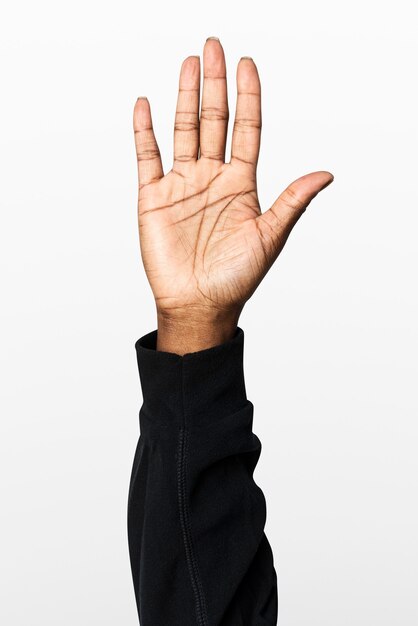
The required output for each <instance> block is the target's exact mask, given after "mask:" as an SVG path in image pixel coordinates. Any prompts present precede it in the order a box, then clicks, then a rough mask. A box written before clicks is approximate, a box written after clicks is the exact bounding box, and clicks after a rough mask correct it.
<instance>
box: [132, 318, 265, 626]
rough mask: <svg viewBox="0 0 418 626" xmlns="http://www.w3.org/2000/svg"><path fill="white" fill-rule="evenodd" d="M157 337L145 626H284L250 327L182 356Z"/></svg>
mask: <svg viewBox="0 0 418 626" xmlns="http://www.w3.org/2000/svg"><path fill="white" fill-rule="evenodd" d="M158 332H159V331H158ZM156 342H157V331H152V332H151V333H148V334H147V335H145V336H143V337H141V338H140V339H139V340H138V341H137V343H136V350H137V358H138V366H139V373H140V377H141V384H142V392H143V399H144V402H143V405H142V407H141V411H140V426H141V436H140V440H139V444H138V448H137V452H136V455H135V460H134V467H133V472H132V480H131V488H130V496H129V509H128V512H129V513H128V522H129V525H128V529H129V545H130V555H131V563H132V573H133V579H134V587H135V592H136V599H137V604H138V611H139V616H140V623H141V624H143V625H144V626H147V625H148V624H149V625H159V624H161V625H163V624H167V625H170V626H189V625H190V626H192V625H193V626H194V625H205V626H206V625H207V626H209V625H214V624H223V625H231V626H232V625H234V626H238V625H239V624H244V623H245V624H251V625H253V624H254V625H258V624H276V621H277V586H276V573H275V570H274V566H273V557H272V553H271V549H270V546H269V544H268V541H267V538H266V536H265V534H264V524H265V519H266V508H265V500H264V496H263V493H262V491H261V489H260V488H259V487H258V486H257V485H256V483H255V482H254V480H253V471H254V468H255V465H256V463H257V461H258V458H259V455H260V448H261V446H260V441H259V440H258V438H257V437H256V436H255V435H254V434H253V432H252V419H253V405H252V403H251V402H250V401H249V400H248V399H247V397H246V392H245V383H244V374H243V344H244V333H243V330H242V329H241V328H239V327H236V329H235V331H233V333H232V335H231V337H230V338H229V339H227V340H226V341H225V342H223V343H221V344H218V345H216V346H213V347H211V348H208V349H203V350H200V351H198V352H192V353H186V354H184V355H182V356H180V355H177V354H173V353H170V352H164V351H157V350H156ZM242 616H245V622H243V621H242Z"/></svg>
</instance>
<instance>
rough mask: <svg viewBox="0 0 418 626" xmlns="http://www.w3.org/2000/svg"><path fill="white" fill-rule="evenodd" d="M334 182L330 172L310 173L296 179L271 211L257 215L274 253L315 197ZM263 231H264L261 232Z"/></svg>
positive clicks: (261, 229) (283, 242)
mask: <svg viewBox="0 0 418 626" xmlns="http://www.w3.org/2000/svg"><path fill="white" fill-rule="evenodd" d="M333 180H334V176H333V174H331V172H324V171H321V172H312V173H311V174H305V175H304V176H301V177H300V178H298V179H296V180H295V181H294V182H293V183H291V184H290V185H289V186H288V187H286V189H285V190H284V191H283V192H282V193H281V194H280V196H279V197H278V198H277V200H276V202H275V203H274V204H273V206H272V207H271V209H269V210H268V211H265V212H264V213H262V214H261V215H259V216H258V217H257V218H256V219H257V220H258V221H259V228H260V231H261V233H262V234H263V232H264V233H265V234H266V236H268V238H269V239H270V241H272V239H271V238H272V233H273V241H272V243H273V244H274V247H275V248H278V249H277V250H276V251H275V252H276V254H278V253H279V252H280V250H281V249H282V248H283V246H284V244H285V242H286V239H287V238H288V236H289V234H290V232H291V230H292V228H293V226H294V225H295V224H296V222H297V221H298V219H299V218H300V216H301V215H302V213H304V211H305V210H306V208H307V206H308V204H309V203H310V202H311V200H313V199H314V198H315V196H316V195H317V194H318V193H319V192H320V191H322V189H325V187H327V186H328V185H329V184H330V183H332V181H333ZM263 229H264V230H263Z"/></svg>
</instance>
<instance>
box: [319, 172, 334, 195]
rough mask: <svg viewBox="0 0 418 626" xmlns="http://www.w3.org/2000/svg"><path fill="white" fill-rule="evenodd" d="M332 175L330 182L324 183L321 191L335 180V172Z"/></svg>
mask: <svg viewBox="0 0 418 626" xmlns="http://www.w3.org/2000/svg"><path fill="white" fill-rule="evenodd" d="M330 174H331V172H330ZM331 175H332V178H331V179H330V180H329V181H328V182H326V183H325V185H323V187H322V189H321V191H322V190H323V189H325V187H328V185H330V184H331V183H332V182H333V181H334V174H331Z"/></svg>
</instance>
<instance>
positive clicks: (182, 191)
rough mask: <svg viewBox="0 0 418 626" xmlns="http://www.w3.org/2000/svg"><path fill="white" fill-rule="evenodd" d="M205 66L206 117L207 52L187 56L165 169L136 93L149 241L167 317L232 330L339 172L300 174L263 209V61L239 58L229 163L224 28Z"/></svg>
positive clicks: (150, 274)
mask: <svg viewBox="0 0 418 626" xmlns="http://www.w3.org/2000/svg"><path fill="white" fill-rule="evenodd" d="M203 69H204V79H203V93H202V108H201V113H200V118H199V104H200V58H199V57H198V56H189V57H187V58H186V59H185V61H184V62H183V64H182V67H181V71H180V80H179V92H178V100H177V110H176V116H175V127H174V161H173V167H172V169H171V170H170V171H169V172H168V173H167V174H165V175H164V172H163V167H162V163H161V156H160V151H159V148H158V144H157V141H156V139H155V135H154V131H153V127H152V117H151V110H150V105H149V102H148V99H147V98H138V100H137V102H136V105H135V109H134V131H135V144H136V151H137V159H138V177H139V196H138V222H139V235H140V248H141V256H142V260H143V263H144V268H145V271H146V275H147V278H148V280H149V283H150V286H151V289H152V292H153V294H154V298H155V303H156V308H157V314H158V319H159V322H160V321H161V323H162V321H163V320H164V322H165V324H166V326H167V325H168V326H170V327H171V328H175V329H177V328H179V327H182V326H183V327H188V328H189V329H192V328H194V329H196V331H197V329H198V328H201V327H202V325H204V326H205V327H206V328H213V325H214V324H215V325H224V326H225V327H227V328H229V329H230V331H229V334H230V333H231V332H232V330H233V328H234V327H235V326H236V323H237V322H238V318H239V315H240V313H241V311H242V308H243V307H244V305H245V303H246V301H247V300H248V299H249V298H250V296H251V295H252V294H253V293H254V291H255V290H256V288H257V286H258V285H259V284H260V282H261V280H262V279H263V277H264V276H265V275H266V273H267V272H268V270H269V268H270V267H271V266H272V265H273V263H274V261H275V260H276V258H277V257H278V255H279V254H280V252H281V250H282V249H283V246H284V244H285V243H286V240H287V238H288V236H289V234H290V232H291V230H292V228H293V226H294V225H295V224H296V222H297V221H298V219H299V218H300V216H301V215H302V213H303V212H304V211H305V210H306V208H307V206H308V204H309V203H310V202H311V200H312V199H313V198H314V197H315V196H316V195H317V194H318V193H319V191H321V190H322V189H323V188H324V187H326V186H327V185H328V184H329V183H331V182H332V180H333V175H332V174H330V173H329V172H327V171H318V172H313V173H311V174H306V175H305V176H302V177H301V178H298V179H297V180H295V181H294V182H293V183H292V184H291V185H289V186H288V187H287V188H286V189H285V190H284V191H283V192H282V193H281V195H280V196H279V197H278V199H277V200H276V201H275V203H274V204H273V206H272V207H271V208H270V209H269V210H267V211H265V212H264V213H262V212H261V210H260V205H259V202H258V196H257V182H256V168H257V161H258V155H259V148H260V132H261V88H260V80H259V76H258V72H257V68H256V65H255V63H254V62H253V60H252V59H251V58H248V57H243V58H242V59H241V60H240V62H239V63H238V68H237V90H238V94H237V106H236V113H235V121H234V128H233V137H232V146H231V159H230V162H229V163H226V162H225V147H226V135H227V125H228V118H229V109H228V98H227V83H226V66H225V57H224V52H223V48H222V46H221V44H220V42H219V41H218V40H216V39H214V38H210V39H208V40H207V41H206V43H205V46H204V52H203ZM226 332H227V331H226ZM174 334H175V333H174ZM223 337H225V333H224V335H223ZM202 341H203V339H201V340H200V342H199V341H198V342H197V343H196V345H199V346H201V345H203V344H204V341H203V344H202ZM213 341H216V339H215V338H214V339H213V340H212V343H213ZM218 341H219V338H218ZM171 345H172V344H171Z"/></svg>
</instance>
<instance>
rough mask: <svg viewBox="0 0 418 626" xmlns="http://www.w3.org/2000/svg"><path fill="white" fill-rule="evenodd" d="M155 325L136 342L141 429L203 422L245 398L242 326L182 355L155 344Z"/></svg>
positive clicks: (227, 411)
mask: <svg viewBox="0 0 418 626" xmlns="http://www.w3.org/2000/svg"><path fill="white" fill-rule="evenodd" d="M157 332H158V331H157V330H153V331H151V332H150V333H148V334H146V335H143V336H142V337H141V338H140V339H138V341H137V342H136V343H135V349H136V355H137V363H138V370H139V377H140V382H141V388H142V396H143V405H142V407H141V414H140V415H141V431H142V430H143V428H147V427H148V426H150V427H152V426H159V427H161V426H165V427H170V426H174V427H175V428H179V427H183V426H185V425H187V427H193V426H197V427H205V426H208V425H210V423H212V422H213V421H214V420H215V421H216V420H217V419H221V418H222V416H225V415H228V414H229V415H230V414H231V413H233V412H235V411H237V410H239V409H240V408H242V407H243V406H244V405H245V404H247V395H246V389H245V381H244V369H243V356H244V331H243V329H242V328H240V327H239V326H237V328H236V331H235V334H234V336H233V337H231V338H230V339H228V341H226V342H224V343H222V344H219V345H217V346H213V347H212V348H207V349H205V350H200V351H198V352H189V353H187V354H184V355H179V354H175V353H172V352H164V351H161V350H157V349H156V345H157Z"/></svg>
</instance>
